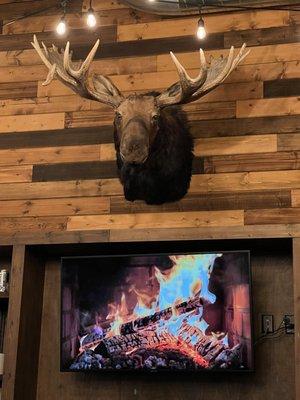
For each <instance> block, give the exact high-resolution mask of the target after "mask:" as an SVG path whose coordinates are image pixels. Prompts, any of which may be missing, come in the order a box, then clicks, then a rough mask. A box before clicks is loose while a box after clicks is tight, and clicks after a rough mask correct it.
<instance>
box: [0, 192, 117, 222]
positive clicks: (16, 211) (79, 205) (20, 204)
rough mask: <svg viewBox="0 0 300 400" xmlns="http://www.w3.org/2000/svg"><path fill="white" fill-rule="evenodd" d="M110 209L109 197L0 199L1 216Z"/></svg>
mask: <svg viewBox="0 0 300 400" xmlns="http://www.w3.org/2000/svg"><path fill="white" fill-rule="evenodd" d="M109 210H110V201H109V198H108V197H80V198H61V199H40V200H27V201H20V200H13V201H0V218H2V217H41V216H69V215H88V214H107V213H109Z"/></svg>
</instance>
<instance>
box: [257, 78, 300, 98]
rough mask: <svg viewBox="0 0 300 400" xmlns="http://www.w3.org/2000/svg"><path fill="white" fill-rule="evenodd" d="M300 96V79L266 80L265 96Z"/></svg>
mask: <svg viewBox="0 0 300 400" xmlns="http://www.w3.org/2000/svg"><path fill="white" fill-rule="evenodd" d="M288 96H300V79H299V78H294V79H280V80H272V81H266V82H264V95H263V97H265V98H273V97H288Z"/></svg>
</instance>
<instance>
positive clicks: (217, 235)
mask: <svg viewBox="0 0 300 400" xmlns="http://www.w3.org/2000/svg"><path fill="white" fill-rule="evenodd" d="M90 232H91V231H86V233H90ZM72 233H73V232H72ZM84 235H85V232H81V237H84ZM299 236H300V224H293V225H291V224H286V225H283V224H275V225H274V224H271V225H247V226H231V227H230V229H226V228H224V227H209V226H206V227H202V228H189V229H186V228H169V229H113V230H111V231H110V235H109V237H110V241H111V242H145V241H169V240H175V241H176V240H213V239H220V240H224V239H249V238H284V237H286V238H291V237H299Z"/></svg>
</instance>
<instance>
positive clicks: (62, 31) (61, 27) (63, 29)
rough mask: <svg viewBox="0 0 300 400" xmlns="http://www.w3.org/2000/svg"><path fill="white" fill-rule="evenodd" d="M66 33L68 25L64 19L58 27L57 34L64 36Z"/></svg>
mask: <svg viewBox="0 0 300 400" xmlns="http://www.w3.org/2000/svg"><path fill="white" fill-rule="evenodd" d="M66 31H67V25H66V22H65V18H64V17H62V18H61V20H60V21H59V23H58V25H57V27H56V32H57V33H58V34H59V35H64V34H65V33H66Z"/></svg>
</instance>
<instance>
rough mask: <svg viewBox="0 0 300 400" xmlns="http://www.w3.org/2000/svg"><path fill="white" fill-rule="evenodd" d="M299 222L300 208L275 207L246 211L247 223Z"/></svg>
mask: <svg viewBox="0 0 300 400" xmlns="http://www.w3.org/2000/svg"><path fill="white" fill-rule="evenodd" d="M298 223H300V208H285V209H280V208H277V209H276V208H274V209H265V210H258V209H257V210H247V211H245V225H255V224H266V225H268V224H298Z"/></svg>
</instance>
